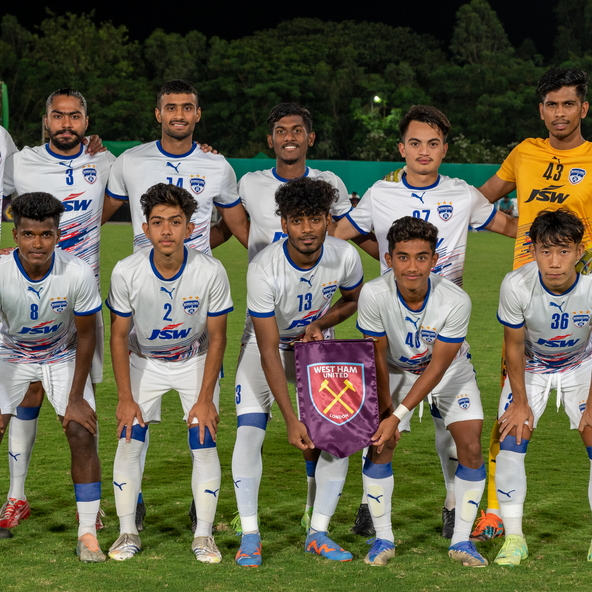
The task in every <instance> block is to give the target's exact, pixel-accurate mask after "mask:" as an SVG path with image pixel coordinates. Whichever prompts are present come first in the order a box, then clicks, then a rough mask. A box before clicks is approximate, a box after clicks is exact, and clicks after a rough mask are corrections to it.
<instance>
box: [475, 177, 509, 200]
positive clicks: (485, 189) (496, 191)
mask: <svg viewBox="0 0 592 592" xmlns="http://www.w3.org/2000/svg"><path fill="white" fill-rule="evenodd" d="M478 189H479V191H480V192H481V193H482V194H483V195H484V196H485V197H486V198H487V199H488V200H489V201H490V202H491V203H495V202H496V201H497V200H498V199H501V198H502V197H504V196H505V195H508V194H509V193H512V191H514V189H516V183H513V182H511V181H504V180H503V179H502V178H501V177H498V175H497V173H496V174H495V175H493V176H492V177H490V178H489V179H488V180H487V181H485V183H483V185H481V187H479V188H478Z"/></svg>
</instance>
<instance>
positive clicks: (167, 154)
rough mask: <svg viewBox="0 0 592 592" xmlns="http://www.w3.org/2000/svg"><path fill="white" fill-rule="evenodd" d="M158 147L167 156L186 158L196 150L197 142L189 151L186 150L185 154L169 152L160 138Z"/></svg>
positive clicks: (157, 143) (157, 142) (157, 141)
mask: <svg viewBox="0 0 592 592" xmlns="http://www.w3.org/2000/svg"><path fill="white" fill-rule="evenodd" d="M156 147H157V148H158V151H159V152H160V153H161V154H164V156H166V157H167V158H185V157H186V156H189V155H190V154H191V153H193V152H195V149H196V148H197V142H193V146H192V147H191V150H190V151H189V152H185V154H171V153H170V152H167V151H166V150H164V149H163V147H162V145H161V143H160V140H156Z"/></svg>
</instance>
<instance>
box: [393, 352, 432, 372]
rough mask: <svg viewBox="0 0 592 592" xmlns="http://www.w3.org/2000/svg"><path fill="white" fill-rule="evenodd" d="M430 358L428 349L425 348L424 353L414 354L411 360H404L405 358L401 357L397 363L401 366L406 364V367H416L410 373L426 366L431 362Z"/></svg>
mask: <svg viewBox="0 0 592 592" xmlns="http://www.w3.org/2000/svg"><path fill="white" fill-rule="evenodd" d="M431 358H432V356H431V354H430V349H429V348H426V349H425V350H424V351H422V352H419V353H418V354H415V355H414V356H412V357H411V358H406V357H405V356H401V357H400V358H399V361H400V362H401V363H402V364H406V365H407V366H418V368H417V369H416V368H414V369H413V370H411V371H412V372H413V371H414V370H419V369H420V368H421V366H426V365H427V364H428V362H429V361H430V360H431Z"/></svg>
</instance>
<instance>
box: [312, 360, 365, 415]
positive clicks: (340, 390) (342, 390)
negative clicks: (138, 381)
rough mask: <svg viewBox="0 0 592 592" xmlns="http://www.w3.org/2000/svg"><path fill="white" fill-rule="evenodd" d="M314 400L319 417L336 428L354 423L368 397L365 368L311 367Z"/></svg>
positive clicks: (360, 365)
mask: <svg viewBox="0 0 592 592" xmlns="http://www.w3.org/2000/svg"><path fill="white" fill-rule="evenodd" d="M306 369H307V372H308V384H309V389H310V398H311V400H312V403H313V405H314V408H315V409H316V410H317V411H318V413H319V415H320V416H321V417H323V418H324V419H326V420H327V421H330V422H331V423H332V424H335V425H343V424H345V423H347V422H348V421H351V420H352V419H353V418H354V417H355V416H356V415H357V414H358V412H359V411H360V409H361V408H362V405H363V404H364V399H365V396H366V393H365V388H364V365H363V364H351V363H347V364H344V363H334V364H333V363H328V364H324V363H321V364H311V365H309V366H307V368H306Z"/></svg>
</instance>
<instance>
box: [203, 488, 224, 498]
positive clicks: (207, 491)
mask: <svg viewBox="0 0 592 592" xmlns="http://www.w3.org/2000/svg"><path fill="white" fill-rule="evenodd" d="M219 491H220V489H219V488H218V489H216V491H212V490H211V489H204V493H211V494H212V495H213V496H214V497H218V496H217V495H216V494H217V493H218V492H219Z"/></svg>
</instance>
